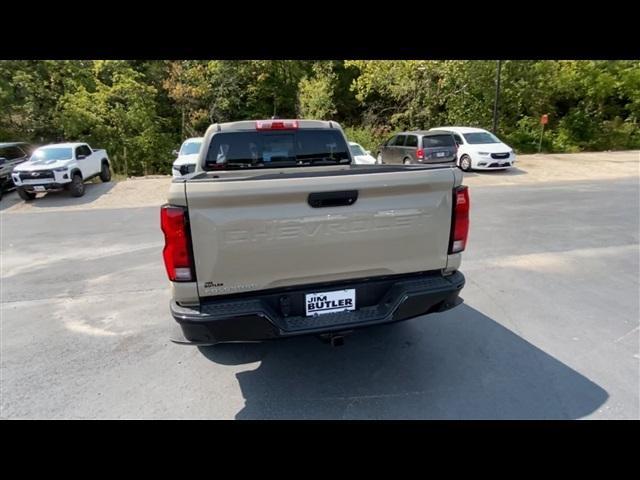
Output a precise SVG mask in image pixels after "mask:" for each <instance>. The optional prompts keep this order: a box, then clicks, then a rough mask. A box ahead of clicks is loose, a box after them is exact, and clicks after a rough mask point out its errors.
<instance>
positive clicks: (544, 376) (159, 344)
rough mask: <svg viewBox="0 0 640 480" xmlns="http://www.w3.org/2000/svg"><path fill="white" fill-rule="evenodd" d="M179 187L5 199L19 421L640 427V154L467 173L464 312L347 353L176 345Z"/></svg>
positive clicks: (11, 394) (1, 369)
mask: <svg viewBox="0 0 640 480" xmlns="http://www.w3.org/2000/svg"><path fill="white" fill-rule="evenodd" d="M167 182H168V180H167V179H166V178H155V179H147V180H132V181H126V182H120V183H112V184H95V185H89V186H88V187H87V194H86V195H85V197H82V198H80V199H76V198H71V197H68V196H66V195H51V196H45V197H43V198H39V199H37V200H36V201H35V202H33V203H30V204H25V203H23V202H21V201H20V199H19V198H17V195H16V194H15V192H14V193H9V194H7V195H5V197H4V198H3V199H2V201H1V204H0V208H1V211H2V213H0V229H1V232H0V253H1V258H2V260H1V264H0V273H1V283H0V288H1V291H0V302H1V303H0V315H1V331H0V342H1V344H0V354H1V355H0V356H1V358H0V394H1V412H0V416H1V417H2V418H29V419H33V418H38V419H41V418H73V419H79V418H136V419H137V418H145V419H152V418H160V419H162V418H210V419H234V418H235V419H290V418H293V419H298V418H305V419H307V418H308V419H316V418H323V419H324V418H327V419H492V418H498V419H521V418H522V419H578V418H589V419H613V418H615V419H626V418H640V405H639V389H640V385H639V377H640V375H639V373H640V356H639V351H640V347H639V327H638V321H639V317H640V305H639V301H640V300H639V276H640V262H639V255H640V246H639V237H640V233H639V229H640V224H639V222H640V183H639V182H640V152H637V151H636V152H614V153H599V154H576V155H553V156H543V155H532V156H527V157H525V156H522V157H521V160H520V162H519V164H518V168H516V169H514V170H512V171H508V172H488V173H472V174H470V175H467V178H466V180H465V183H466V184H468V185H469V186H470V188H471V205H472V217H471V222H472V223H471V231H470V236H469V247H468V249H467V251H466V252H465V254H464V256H463V263H462V268H461V270H462V271H463V272H464V274H465V275H466V278H467V285H466V287H465V288H464V290H463V292H462V297H463V298H464V300H465V303H464V304H463V305H462V306H460V307H457V308H456V309H454V310H451V311H448V312H445V313H442V314H436V315H431V316H428V317H421V318H417V319H413V320H410V321H407V322H403V323H399V324H395V325H389V326H380V327H374V328H369V329H366V330H360V331H357V332H355V333H354V334H352V335H351V336H349V337H347V339H346V342H345V345H344V346H342V347H336V348H332V347H330V346H328V345H326V344H323V343H321V342H320V341H318V340H317V339H316V338H313V337H307V338H295V339H290V340H280V341H274V342H266V343H261V344H246V345H237V344H236V345H219V346H216V347H206V348H193V347H185V346H179V345H174V344H173V343H171V342H170V341H169V340H168V339H167V336H168V331H169V328H170V327H172V322H173V320H172V319H171V318H170V316H169V311H168V302H169V289H168V283H167V280H166V276H165V271H164V266H163V264H162V258H161V249H162V244H163V240H162V234H161V232H160V229H159V212H158V206H159V205H160V204H161V203H163V201H164V192H165V191H166V184H167Z"/></svg>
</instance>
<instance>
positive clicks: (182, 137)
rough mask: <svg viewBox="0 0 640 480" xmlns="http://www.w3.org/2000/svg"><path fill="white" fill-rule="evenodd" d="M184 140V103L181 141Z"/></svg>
mask: <svg viewBox="0 0 640 480" xmlns="http://www.w3.org/2000/svg"><path fill="white" fill-rule="evenodd" d="M182 140H184V105H183V106H182V138H181V139H180V141H182Z"/></svg>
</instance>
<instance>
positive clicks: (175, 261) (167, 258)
mask: <svg viewBox="0 0 640 480" xmlns="http://www.w3.org/2000/svg"><path fill="white" fill-rule="evenodd" d="M160 225H161V227H162V231H163V233H164V250H162V256H163V257H164V266H165V267H166V269H167V275H168V276H169V280H171V281H172V282H190V281H193V268H192V266H193V263H192V261H191V252H190V251H189V237H188V236H187V225H186V217H185V212H184V208H182V207H174V206H171V205H164V206H162V208H161V209H160Z"/></svg>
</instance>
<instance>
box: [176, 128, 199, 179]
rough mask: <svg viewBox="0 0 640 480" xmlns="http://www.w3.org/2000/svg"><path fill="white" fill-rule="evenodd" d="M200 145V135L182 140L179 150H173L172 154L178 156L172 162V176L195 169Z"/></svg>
mask: <svg viewBox="0 0 640 480" xmlns="http://www.w3.org/2000/svg"><path fill="white" fill-rule="evenodd" d="M201 145H202V137H194V138H188V139H186V140H185V141H184V142H182V146H181V147H180V151H179V152H178V151H175V150H174V152H173V154H174V155H177V156H178V158H176V160H175V161H174V162H173V167H172V168H171V174H172V175H173V177H181V176H183V175H187V174H188V173H192V172H193V171H194V170H195V168H196V162H197V161H198V154H199V153H200V146H201Z"/></svg>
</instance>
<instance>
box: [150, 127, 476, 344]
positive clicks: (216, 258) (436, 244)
mask: <svg viewBox="0 0 640 480" xmlns="http://www.w3.org/2000/svg"><path fill="white" fill-rule="evenodd" d="M350 163H352V158H351V152H350V150H349V148H348V145H347V140H346V138H345V136H344V132H343V130H342V128H341V127H340V125H339V124H337V123H336V122H331V121H318V120H258V121H241V122H230V123H221V124H214V125H212V126H210V127H209V129H208V130H207V132H206V134H205V137H204V141H203V143H202V149H201V151H200V156H199V158H198V162H197V164H196V170H195V173H194V174H193V175H189V176H186V177H183V178H182V179H176V180H174V181H173V182H171V184H170V186H169V194H168V198H167V203H166V204H165V205H163V206H162V207H161V209H160V225H161V228H162V231H163V233H164V237H165V246H164V250H163V259H164V263H165V268H166V271H167V276H168V277H169V280H170V282H171V285H172V289H171V291H172V300H171V303H170V311H171V314H172V316H173V317H174V319H175V320H176V321H177V324H176V330H177V331H176V332H175V333H174V336H173V337H172V339H173V340H174V341H175V342H178V343H185V344H195V345H207V344H216V343H220V342H233V341H257V340H264V339H269V338H277V337H291V336H296V335H304V334H314V335H322V336H323V337H324V338H325V339H327V340H331V341H332V342H333V341H336V342H340V341H341V337H342V335H343V334H344V333H345V332H346V331H350V330H353V329H356V328H361V327H366V326H369V325H378V324H382V323H391V322H397V321H401V320H406V319H409V318H414V317H419V316H422V315H425V314H431V313H434V312H441V311H445V310H449V309H451V308H454V307H455V306H456V305H458V304H460V303H461V301H462V300H461V299H460V298H459V296H458V295H459V293H460V291H461V290H462V288H463V286H464V283H465V280H464V275H463V274H462V273H461V272H460V271H459V267H460V262H461V256H462V255H461V252H462V251H463V250H464V249H465V246H466V242H467V232H468V227H469V216H468V215H469V192H468V190H467V187H465V186H463V185H461V183H462V178H463V175H462V172H461V171H460V170H459V169H458V168H457V167H456V166H455V163H453V162H449V163H448V164H446V163H445V164H443V163H438V164H432V165H418V166H415V167H408V166H404V165H397V166H395V167H394V168H391V169H390V168H378V167H377V166H364V165H358V166H357V168H354V167H356V166H355V165H353V166H351V165H349V164H350ZM321 170H322V171H321Z"/></svg>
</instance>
